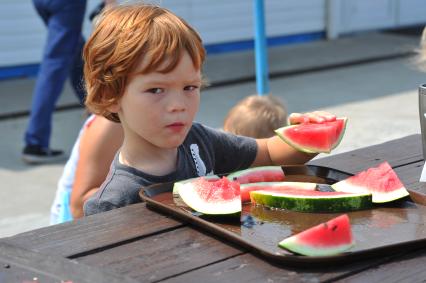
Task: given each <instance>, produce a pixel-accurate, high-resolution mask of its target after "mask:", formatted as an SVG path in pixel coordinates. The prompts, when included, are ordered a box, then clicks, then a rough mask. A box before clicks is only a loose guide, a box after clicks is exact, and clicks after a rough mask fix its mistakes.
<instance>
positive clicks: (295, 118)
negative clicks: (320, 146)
mask: <svg viewBox="0 0 426 283" xmlns="http://www.w3.org/2000/svg"><path fill="white" fill-rule="evenodd" d="M288 121H289V124H290V125H294V124H301V123H307V122H309V118H308V117H306V115H303V114H301V113H291V114H290V116H289V117H288Z"/></svg>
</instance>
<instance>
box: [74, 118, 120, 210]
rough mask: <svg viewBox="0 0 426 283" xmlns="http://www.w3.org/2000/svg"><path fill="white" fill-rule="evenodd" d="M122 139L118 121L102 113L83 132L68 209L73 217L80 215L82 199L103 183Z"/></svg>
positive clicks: (84, 199)
mask: <svg viewBox="0 0 426 283" xmlns="http://www.w3.org/2000/svg"><path fill="white" fill-rule="evenodd" d="M122 141H123V130H122V127H121V125H120V124H117V123H114V122H111V121H108V120H107V119H106V118H104V117H101V116H97V117H96V118H95V120H94V121H93V122H92V124H91V125H90V126H89V127H88V128H86V129H85V130H84V132H83V133H82V135H81V139H80V147H79V160H78V163H77V168H76V172H75V179H74V185H73V188H72V192H71V213H72V215H73V217H74V218H80V217H83V204H84V202H85V201H86V200H87V199H88V198H89V197H90V196H92V195H93V194H94V193H95V192H96V191H97V190H98V188H99V187H100V186H101V185H102V183H103V181H104V180H105V178H106V176H107V174H108V172H109V168H110V165H111V162H112V160H113V159H114V155H115V153H116V152H117V150H118V148H119V147H120V146H121V144H122Z"/></svg>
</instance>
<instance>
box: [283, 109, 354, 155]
mask: <svg viewBox="0 0 426 283" xmlns="http://www.w3.org/2000/svg"><path fill="white" fill-rule="evenodd" d="M346 122H347V118H345V117H343V118H337V119H336V120H335V121H331V122H323V123H302V124H297V125H291V126H286V127H282V128H280V129H277V130H276V131H275V132H276V133H277V135H278V136H279V137H280V138H281V139H283V140H284V141H285V142H287V143H288V144H290V145H291V146H293V147H295V148H297V149H299V150H301V151H304V152H308V153H317V152H325V153H329V152H330V151H331V150H333V149H334V148H335V147H337V146H338V145H339V143H340V141H341V140H342V137H343V134H344V132H345V128H346Z"/></svg>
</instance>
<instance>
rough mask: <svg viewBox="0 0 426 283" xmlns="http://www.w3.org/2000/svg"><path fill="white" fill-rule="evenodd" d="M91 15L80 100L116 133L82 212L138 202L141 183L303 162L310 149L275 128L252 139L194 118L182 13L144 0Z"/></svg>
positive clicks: (195, 65) (197, 81)
mask: <svg viewBox="0 0 426 283" xmlns="http://www.w3.org/2000/svg"><path fill="white" fill-rule="evenodd" d="M99 17H100V18H99V19H98V21H97V25H96V27H95V30H94V32H93V33H92V36H91V37H90V38H89V40H88V41H87V43H86V46H85V48H84V52H83V58H84V62H85V67H84V76H85V82H86V88H87V99H86V106H87V107H88V109H89V110H90V111H91V112H92V113H95V114H97V115H102V116H104V117H106V118H108V119H110V120H111V121H115V122H118V121H119V122H120V123H121V125H122V127H123V132H124V140H123V144H122V146H121V147H120V149H119V151H118V152H117V154H116V155H115V157H114V160H113V162H112V165H111V169H110V172H109V174H108V177H107V179H106V180H105V181H104V183H103V184H102V186H101V187H100V188H99V190H98V191H97V192H96V193H95V194H94V195H92V197H90V198H89V199H88V200H87V201H86V202H85V204H84V214H85V215H91V214H95V213H100V212H103V211H108V210H111V209H115V208H119V207H123V206H127V205H130V204H133V203H137V202H140V201H141V200H140V198H139V190H140V189H141V187H143V186H148V185H152V184H156V183H161V182H174V181H177V180H182V179H188V178H193V177H197V176H205V175H208V174H221V173H227V172H232V171H236V170H241V169H245V168H248V167H254V166H262V165H281V164H303V163H305V162H307V161H308V160H310V159H311V158H313V157H314V156H315V154H307V153H303V152H301V151H298V150H297V149H295V148H293V147H291V146H290V145H288V144H286V143H285V142H283V141H282V140H281V139H280V138H279V137H277V136H275V137H272V138H268V139H253V138H250V137H244V136H237V135H233V134H231V133H226V132H224V131H219V130H215V129H212V128H210V127H207V126H204V125H202V124H199V123H197V122H194V117H195V115H196V113H197V111H198V109H199V103H200V88H201V87H202V75H201V69H202V65H203V62H204V59H205V50H204V47H203V45H202V41H201V38H200V36H199V35H198V33H197V32H196V31H195V30H194V29H193V28H192V27H191V26H189V25H188V24H187V23H186V22H185V21H184V20H183V19H181V18H179V17H177V16H176V15H175V14H173V13H172V12H170V11H169V10H167V9H164V8H161V7H158V6H155V5H144V4H133V5H132V4H128V5H122V6H115V7H113V8H111V9H108V10H105V11H104V12H103V13H102V14H101V15H100V16H99ZM135 31H137V32H135ZM304 119H309V120H312V121H314V122H320V121H333V120H335V119H336V117H335V115H332V114H330V113H327V112H313V113H307V114H298V116H297V117H296V120H304ZM290 121H293V120H292V116H291V115H290ZM293 122H294V121H293Z"/></svg>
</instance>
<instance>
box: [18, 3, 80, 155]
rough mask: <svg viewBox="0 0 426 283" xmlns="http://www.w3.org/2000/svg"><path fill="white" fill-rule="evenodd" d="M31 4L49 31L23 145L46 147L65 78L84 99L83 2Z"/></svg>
mask: <svg viewBox="0 0 426 283" xmlns="http://www.w3.org/2000/svg"><path fill="white" fill-rule="evenodd" d="M33 4H34V6H35V8H36V10H37V13H38V14H39V16H40V17H41V18H42V20H43V22H44V24H45V25H46V27H47V31H48V32H47V39H46V43H45V46H44V50H43V58H42V61H41V64H40V70H39V73H38V76H37V81H36V84H35V88H34V92H33V98H32V105H31V115H30V121H29V124H28V127H27V130H26V133H25V143H26V145H39V146H41V147H43V148H48V147H49V140H50V135H51V128H52V114H53V111H54V109H55V105H56V102H57V101H58V98H59V96H60V94H61V92H62V90H63V87H64V83H65V81H66V79H67V77H68V75H70V78H71V83H72V85H73V88H74V90H75V92H76V94H77V96H78V98H79V100H80V103H83V99H84V96H85V92H84V88H83V60H82V57H81V52H82V50H83V45H84V39H83V37H82V34H81V30H82V25H83V19H84V13H85V11H86V0H33Z"/></svg>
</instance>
